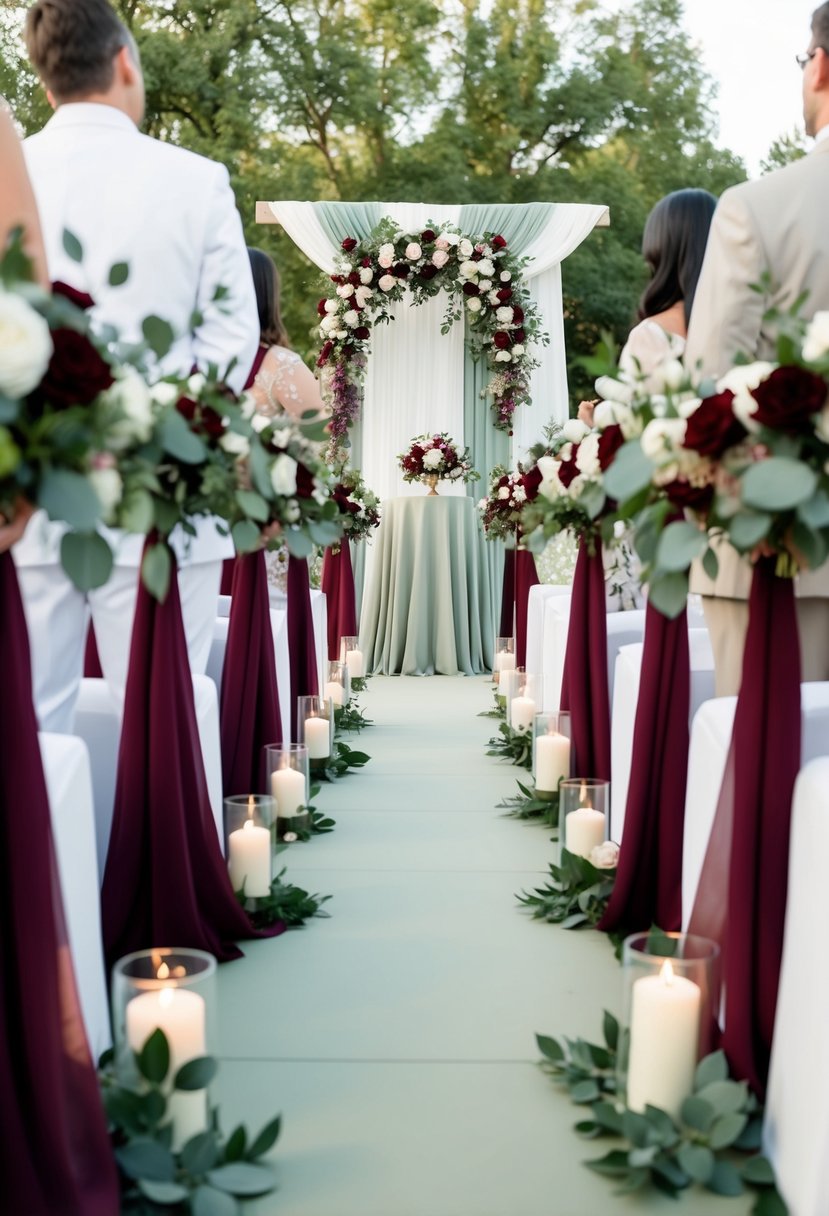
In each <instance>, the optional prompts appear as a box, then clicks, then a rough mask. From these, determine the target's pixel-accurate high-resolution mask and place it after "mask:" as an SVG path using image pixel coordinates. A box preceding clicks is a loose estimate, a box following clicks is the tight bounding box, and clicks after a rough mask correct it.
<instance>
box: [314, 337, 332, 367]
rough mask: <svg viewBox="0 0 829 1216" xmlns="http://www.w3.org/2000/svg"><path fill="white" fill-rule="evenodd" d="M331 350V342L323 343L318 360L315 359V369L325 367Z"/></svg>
mask: <svg viewBox="0 0 829 1216" xmlns="http://www.w3.org/2000/svg"><path fill="white" fill-rule="evenodd" d="M333 349H334V343H333V342H331V341H328V342H325V343H323V347H322V350H321V351H320V353H319V358H318V359H317V367H324V366H325V364H326V363H327V362H328V356H329V355H330V354H331V352H332V350H333Z"/></svg>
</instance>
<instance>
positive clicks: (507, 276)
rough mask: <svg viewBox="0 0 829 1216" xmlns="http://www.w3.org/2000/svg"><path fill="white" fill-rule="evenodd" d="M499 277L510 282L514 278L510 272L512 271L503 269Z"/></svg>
mask: <svg viewBox="0 0 829 1216" xmlns="http://www.w3.org/2000/svg"><path fill="white" fill-rule="evenodd" d="M498 277H499V278H500V280H501V282H502V283H508V282H509V281H510V279H511V278H512V275H511V274H510V272H509V271H508V270H502V271H501V273H500V275H499V276H498Z"/></svg>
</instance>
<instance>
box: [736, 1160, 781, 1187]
mask: <svg viewBox="0 0 829 1216" xmlns="http://www.w3.org/2000/svg"><path fill="white" fill-rule="evenodd" d="M740 1174H741V1175H742V1179H743V1182H750V1183H751V1184H752V1185H753V1186H774V1182H775V1179H774V1167H773V1166H772V1164H771V1162H770V1161H769V1159H768V1158H767V1157H762V1156H760V1157H752V1158H751V1160H750V1161H747V1162H746V1163H745V1165H744V1166H743V1167H742V1169H741V1170H740Z"/></svg>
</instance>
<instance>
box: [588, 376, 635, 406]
mask: <svg viewBox="0 0 829 1216" xmlns="http://www.w3.org/2000/svg"><path fill="white" fill-rule="evenodd" d="M596 393H597V394H598V396H599V397H601V398H602V399H603V400H604V401H621V403H622V405H630V403H631V401H632V400H633V398H634V396H635V390H634V387H633V385H632V384H627V383H625V381H624V380H616V379H615V378H614V377H613V376H599V378H598V380H597V381H596Z"/></svg>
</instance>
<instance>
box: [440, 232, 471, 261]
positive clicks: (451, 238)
mask: <svg viewBox="0 0 829 1216" xmlns="http://www.w3.org/2000/svg"><path fill="white" fill-rule="evenodd" d="M460 239H461V238H460V237H459V236H458V234H457V232H443V233H441V235H440V236H439V237H438V243H439V242H440V241H446V244H447V245H458V244H460ZM467 244H469V242H468V241H467ZM471 252H472V249H471V248H470V250H469V253H471ZM468 256H469V254H464V257H468Z"/></svg>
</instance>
